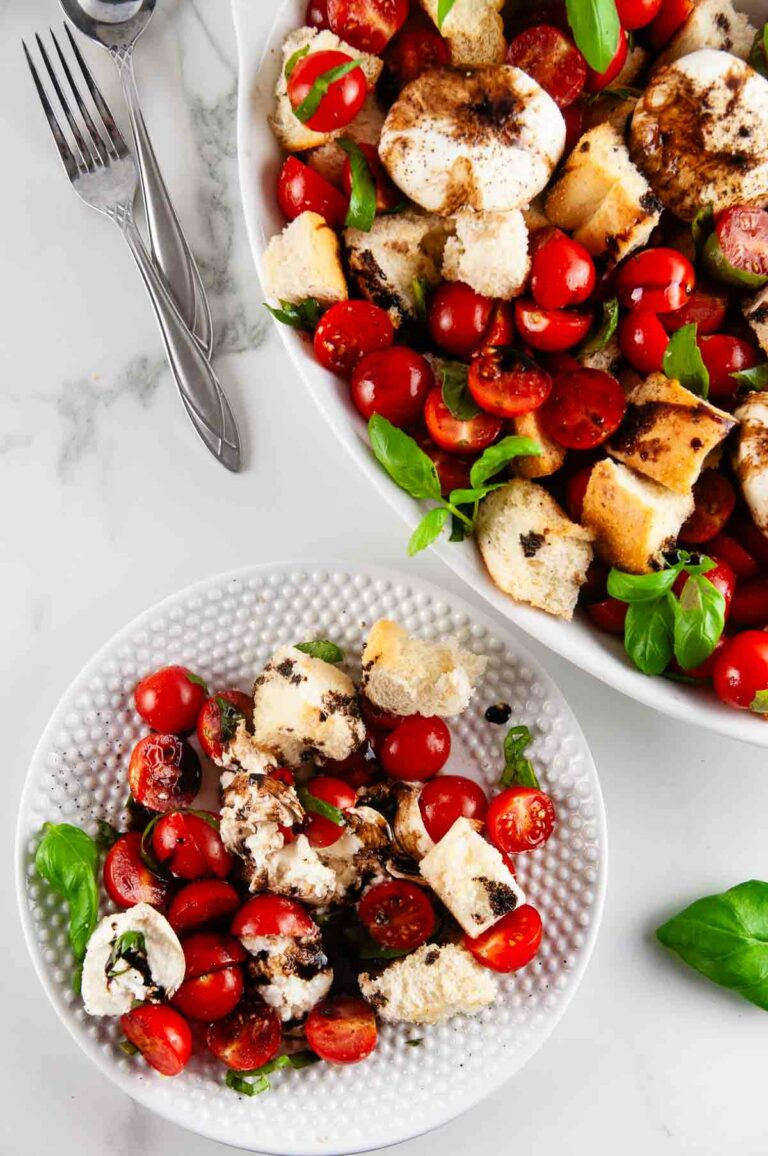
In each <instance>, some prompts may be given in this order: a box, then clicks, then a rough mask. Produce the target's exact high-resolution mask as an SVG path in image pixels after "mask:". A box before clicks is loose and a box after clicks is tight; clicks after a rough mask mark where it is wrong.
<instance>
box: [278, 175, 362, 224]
mask: <svg viewBox="0 0 768 1156" xmlns="http://www.w3.org/2000/svg"><path fill="white" fill-rule="evenodd" d="M277 200H278V203H279V205H280V208H281V209H282V211H283V214H284V215H285V216H286V217H287V218H288V220H289V221H295V220H296V218H297V217H300V216H301V214H302V213H317V214H318V215H319V216H321V217H323V219H324V220H325V221H327V222H328V224H329V225H330V226H331V228H332V229H341V228H342V227H343V225H344V220H345V218H346V216H347V206H348V201H347V200H346V198H345V197H343V196H342V195H341V193H340V192H339V190H338V189H336V188H334V186H333V185H332V184H331V183H330V181H327V180H326V179H325V177H321V176H320V174H319V173H316V172H315V170H314V169H311V168H310V167H309V165H305V164H303V163H302V161H300V160H298V158H297V157H288V159H287V161H286V162H285V164H284V165H283V167H282V168H281V170H280V176H279V177H278V179H277Z"/></svg>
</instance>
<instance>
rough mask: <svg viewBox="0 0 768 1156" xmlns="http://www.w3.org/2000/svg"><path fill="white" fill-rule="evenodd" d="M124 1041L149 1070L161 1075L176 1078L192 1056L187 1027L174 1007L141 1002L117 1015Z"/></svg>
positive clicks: (190, 1039) (190, 1033) (190, 1038)
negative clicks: (131, 1009) (124, 1012)
mask: <svg viewBox="0 0 768 1156" xmlns="http://www.w3.org/2000/svg"><path fill="white" fill-rule="evenodd" d="M120 1026H121V1028H122V1029H123V1034H124V1035H125V1038H126V1039H127V1040H130V1042H131V1043H132V1044H133V1045H134V1046H135V1047H137V1048H138V1049H139V1051H140V1052H141V1054H142V1056H143V1057H144V1059H145V1060H146V1061H147V1063H148V1064H149V1066H150V1067H151V1068H154V1069H155V1071H156V1072H160V1073H161V1075H163V1076H178V1074H179V1072H181V1071H182V1070H183V1069H184V1068H185V1067H186V1066H187V1062H188V1060H189V1057H190V1056H191V1055H192V1032H191V1031H190V1029H189V1024H188V1023H187V1021H186V1020H185V1019H184V1018H183V1016H180V1015H179V1013H178V1012H177V1011H174V1010H173V1008H170V1007H163V1006H161V1005H160V1004H154V1003H144V1004H141V1006H140V1007H135V1008H134V1009H133V1011H129V1012H126V1014H125V1015H122V1016H120Z"/></svg>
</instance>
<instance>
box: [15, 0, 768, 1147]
mask: <svg viewBox="0 0 768 1156" xmlns="http://www.w3.org/2000/svg"><path fill="white" fill-rule="evenodd" d="M252 2H253V3H259V4H262V3H264V4H266V3H270V2H271V0H252ZM158 8H159V11H158V14H157V17H156V23H155V24H154V25H153V27H152V30H151V33H150V34H149V35H148V36H147V39H146V43H145V44H144V45H143V46H142V48H141V52H140V54H139V57H138V71H139V74H140V80H141V83H142V87H143V89H144V91H145V92H146V100H147V110H148V119H149V121H150V124H151V128H152V130H153V133H154V135H155V137H156V141H157V145H158V151H159V153H160V155H161V157H162V158H163V162H164V166H165V169H166V173H167V177H168V182H169V184H170V186H171V188H172V191H173V195H174V198H175V200H176V203H177V205H178V209H179V212H180V215H181V216H182V218H183V220H184V222H185V224H186V226H187V228H188V232H189V234H190V236H191V238H192V240H193V242H194V245H195V247H196V249H197V251H198V252H199V254H200V256H201V258H202V260H203V267H204V271H205V276H206V280H207V283H208V285H209V287H210V290H211V299H212V305H213V310H214V316H215V319H216V323H217V327H218V331H219V335H220V348H221V350H222V356H221V357H220V361H219V368H220V371H221V375H222V379H223V381H224V382H225V384H226V386H227V388H228V390H229V391H230V394H231V397H232V399H233V403H234V405H235V407H236V410H237V413H238V415H239V418H240V421H241V424H242V428H243V431H244V434H245V441H246V453H247V468H246V470H245V471H244V472H243V473H242V474H241V475H240V476H238V477H232V476H230V475H228V474H226V473H225V472H224V471H223V470H221V469H220V468H219V467H218V466H216V464H215V463H214V462H213V461H212V460H210V459H209V458H207V456H206V455H205V454H204V451H203V450H202V449H200V448H199V447H198V445H197V442H196V440H195V439H194V437H193V435H192V434H191V432H190V430H189V429H188V428H187V425H186V422H185V420H184V418H183V415H182V413H181V411H180V408H179V404H178V402H177V400H176V397H175V394H174V391H173V389H172V387H171V384H170V381H169V378H168V374H167V373H166V371H165V368H164V364H163V359H162V355H161V348H160V342H159V339H158V335H157V333H156V331H155V328H154V324H153V321H152V318H151V316H150V312H149V309H148V307H147V303H146V301H145V299H144V296H143V294H142V291H141V288H140V286H139V283H138V281H137V279H136V277H135V275H134V273H133V270H132V268H131V264H130V261H129V258H128V256H127V254H126V253H125V252H124V251H123V246H122V242H121V241H120V239H119V237H118V235H117V232H116V231H115V230H112V229H111V228H110V226H109V224H108V223H107V222H106V221H104V220H101V219H99V218H97V217H96V216H95V215H94V214H93V213H91V212H90V211H89V210H88V209H86V208H85V207H84V206H82V205H81V204H80V203H79V202H78V200H77V198H76V197H75V196H74V195H73V194H72V193H71V192H70V191H69V189H68V188H67V186H66V182H65V179H64V177H63V175H62V173H61V172H60V171H59V169H58V166H57V164H56V163H55V160H54V156H53V152H52V148H51V144H50V141H49V140H48V137H47V129H46V128H45V125H44V123H43V121H42V119H41V114H40V110H39V108H38V107H37V106H36V103H35V99H34V96H33V93H32V90H31V87H30V83H29V78H28V76H27V75H26V73H25V66H24V62H23V58H22V55H21V51H20V46H19V38H20V37H21V36H22V35H24V36H29V35H31V34H32V33H33V32H34V31H35V30H38V29H42V28H44V27H46V26H47V25H48V24H49V23H53V22H57V21H58V19H59V15H58V6H57V3H56V0H0V145H1V146H2V156H3V159H4V165H3V183H2V188H1V190H0V207H1V209H2V222H3V223H2V226H0V237H2V243H1V245H0V253H2V265H1V267H0V277H1V278H2V280H1V281H0V285H1V286H2V287H1V288H0V303H1V304H2V319H3V321H2V325H0V495H2V499H1V500H2V516H1V517H0V592H1V594H2V598H0V639H1V640H2V641H1V643H0V671H1V672H2V699H1V700H0V712H2V724H1V726H0V734H2V736H3V747H4V751H3V753H4V760H3V763H4V767H3V770H4V774H5V780H6V793H7V798H8V805H7V807H6V808H5V810H4V811H3V813H2V819H0V822H1V823H2V835H3V839H2V843H3V846H4V847H5V862H4V867H5V877H6V885H5V887H4V888H3V892H2V899H0V904H2V906H1V907H0V912H1V915H2V921H1V923H0V926H2V927H3V929H4V936H3V941H4V950H3V953H2V957H0V958H2V962H0V993H1V994H2V997H3V1001H2V1011H3V1017H2V1030H3V1037H4V1038H3V1045H4V1046H3V1047H2V1048H0V1101H1V1102H2V1107H3V1123H2V1128H1V1129H0V1153H3V1156H32V1154H34V1156H47V1154H49V1153H50V1154H53V1153H55V1154H56V1156H75V1154H77V1156H97V1154H98V1156H101V1154H102V1153H110V1156H128V1154H129V1153H135V1152H138V1151H141V1152H144V1153H146V1154H148V1156H208V1154H210V1156H214V1154H215V1153H216V1152H219V1151H222V1149H221V1148H220V1147H219V1146H217V1145H214V1144H211V1143H209V1142H207V1141H203V1140H200V1139H198V1138H196V1137H194V1136H192V1135H191V1134H189V1133H186V1132H183V1131H181V1130H179V1129H177V1128H175V1127H172V1126H171V1125H168V1124H166V1123H164V1122H162V1121H160V1120H157V1119H154V1118H152V1117H150V1116H149V1115H148V1114H146V1113H145V1112H144V1111H143V1110H141V1109H139V1108H138V1107H136V1106H135V1105H134V1104H133V1103H132V1102H131V1101H130V1100H128V1099H126V1098H125V1097H124V1096H123V1095H122V1094H121V1093H119V1092H118V1091H116V1089H114V1088H113V1087H112V1086H111V1085H110V1084H109V1083H108V1082H107V1081H106V1080H104V1079H103V1078H102V1077H101V1076H100V1075H99V1073H98V1072H96V1071H95V1070H94V1069H93V1068H92V1067H91V1066H90V1064H89V1063H88V1061H87V1060H86V1059H85V1058H84V1057H83V1056H81V1055H80V1054H79V1052H78V1051H77V1049H76V1047H75V1045H74V1044H73V1043H72V1041H71V1040H70V1039H69V1037H68V1035H67V1034H66V1033H65V1031H64V1029H63V1028H62V1027H61V1026H60V1025H59V1023H58V1021H57V1020H56V1018H55V1016H54V1014H53V1012H52V1011H51V1010H50V1008H49V1007H48V1004H47V1001H46V999H45V996H44V995H43V992H42V990H41V989H40V987H39V985H38V983H37V981H36V979H35V977H34V975H33V974H32V972H31V969H30V966H29V963H28V960H27V958H26V950H25V948H24V946H23V944H22V942H21V938H20V930H19V925H18V918H17V914H16V910H15V898H14V891H13V886H12V870H13V867H12V843H13V825H14V817H15V814H14V813H15V807H16V801H17V797H18V794H19V791H20V788H21V783H22V780H23V776H24V773H25V767H26V763H27V760H28V758H29V755H30V752H31V750H32V748H33V746H34V744H35V741H36V738H37V735H38V734H39V731H40V729H41V727H42V726H43V725H44V723H45V721H46V718H47V716H48V714H49V712H50V711H51V709H52V708H53V706H54V704H55V703H56V701H57V699H58V697H59V695H60V693H61V692H62V690H63V689H64V688H65V686H66V685H67V683H68V682H69V680H70V679H71V678H72V676H73V675H74V674H75V673H76V672H77V670H78V669H79V667H80V666H81V665H82V664H83V663H84V662H85V660H86V659H87V658H88V657H89V655H90V654H91V653H92V652H93V650H94V649H95V648H96V647H97V646H99V644H100V643H101V642H102V641H104V640H105V639H106V638H107V637H109V635H111V634H112V633H113V632H114V631H115V630H117V629H118V628H119V627H120V626H121V625H122V624H123V623H124V622H125V621H126V620H128V619H129V618H130V617H132V616H133V615H134V614H135V613H137V612H138V611H140V610H141V609H143V608H144V607H146V606H147V605H149V604H150V603H152V602H154V601H155V600H157V599H159V598H161V597H162V596H163V595H165V594H167V593H169V592H171V591H173V590H176V589H177V588H178V587H180V586H182V585H184V584H186V583H187V582H190V581H192V580H194V579H196V578H199V577H202V576H204V575H206V574H208V573H210V572H212V571H213V570H221V569H227V568H231V567H235V566H238V565H242V564H244V563H247V562H255V561H261V560H268V559H270V558H294V559H302V560H303V559H305V558H307V557H316V558H323V557H325V558H337V559H340V560H343V561H353V560H355V559H362V558H365V559H367V560H370V561H376V562H381V563H385V564H388V565H393V566H405V565H413V564H414V563H408V562H407V560H406V558H405V555H404V544H405V543H404V532H403V527H402V526H401V525H400V523H399V522H398V521H397V520H396V519H395V516H394V514H393V513H392V512H391V511H390V510H389V509H388V508H386V507H385V506H384V505H383V504H382V503H381V500H380V499H379V498H378V497H377V495H376V494H375V493H374V492H373V490H372V489H370V488H369V487H367V486H365V487H363V486H360V485H359V484H357V479H356V478H355V476H354V473H353V470H352V467H351V465H350V463H349V462H348V461H347V460H346V458H342V457H340V455H339V452H338V451H337V448H336V446H335V444H334V443H333V442H332V441H331V440H330V439H329V437H328V436H327V435H326V431H325V429H324V428H323V427H322V426H321V425H319V423H318V419H317V415H316V413H315V411H314V409H312V408H310V406H309V404H308V403H306V402H305V400H304V398H303V396H302V392H301V387H300V386H299V384H298V382H296V381H295V380H294V379H293V375H292V373H291V371H290V369H289V366H288V363H287V360H286V358H285V356H284V354H283V353H282V350H281V348H280V347H279V344H278V341H277V340H276V335H275V334H274V333H273V332H272V331H271V329H270V328H269V327H268V326H267V325H266V324H265V320H264V317H263V310H262V308H261V304H260V293H259V288H258V285H257V283H256V278H255V275H254V274H253V272H252V269H251V264H250V258H249V255H248V251H247V247H246V243H245V235H244V229H243V223H242V219H241V216H240V210H239V203H238V194H237V183H236V171H235V146H234V119H233V118H234V109H235V86H236V70H235V65H234V41H233V33H232V28H231V22H230V16H229V9H228V2H227V0H159V4H158ZM94 61H95V67H96V68H97V69H98V74H99V76H100V78H102V79H103V80H104V81H105V82H106V81H107V80H109V79H110V75H109V69H108V61H107V60H106V58H99V57H98V56H96V57H95V58H94ZM415 564H416V565H418V567H419V569H420V571H421V572H422V573H423V574H424V575H425V576H426V577H429V578H431V579H432V580H433V581H437V582H441V583H442V584H443V585H445V586H447V587H453V588H455V587H456V580H455V579H454V578H453V576H452V575H451V574H449V573H448V572H447V571H446V570H445V569H444V568H443V567H442V566H441V565H440V564H439V563H438V562H437V561H436V560H435V559H431V558H429V557H423V558H422V559H420V560H419V562H418V563H415ZM541 658H542V661H543V662H544V663H545V665H546V666H547V667H548V669H549V670H550V671H552V672H553V673H554V675H555V677H556V678H557V679H558V680H559V682H560V684H561V686H562V688H563V690H564V691H565V692H566V694H567V695H568V696H569V697H570V700H571V702H572V704H573V706H574V709H575V710H576V712H577V714H578V716H579V717H580V719H581V721H582V724H583V726H584V729H585V731H586V733H587V736H588V738H589V740H590V741H591V743H592V746H593V750H594V754H595V758H596V761H597V763H598V766H599V769H600V771H601V774H602V780H603V786H604V790H605V796H606V802H607V807H608V816H609V822H610V830H611V868H610V878H609V893H608V902H607V907H606V912H605V919H604V923H603V929H602V934H601V937H600V940H599V943H598V947H597V950H596V952H595V956H594V959H593V963H592V966H591V968H590V970H589V972H588V975H587V978H586V980H585V982H584V984H583V986H582V988H581V990H580V991H579V993H578V995H577V997H576V1000H575V1002H574V1004H573V1005H572V1007H571V1009H570V1010H569V1011H568V1013H567V1014H566V1016H565V1018H564V1020H563V1022H562V1023H561V1025H560V1026H559V1028H558V1030H557V1031H556V1033H555V1035H554V1036H553V1038H552V1039H551V1040H550V1042H549V1044H548V1045H547V1046H546V1047H545V1049H544V1050H543V1051H542V1052H540V1053H539V1055H538V1056H537V1057H536V1058H535V1059H534V1060H533V1062H532V1063H531V1064H530V1065H529V1066H528V1067H527V1068H526V1070H525V1071H524V1072H523V1073H522V1074H521V1075H520V1076H519V1077H518V1078H517V1079H516V1080H515V1081H514V1083H512V1084H510V1085H509V1086H508V1087H507V1088H505V1089H504V1090H503V1091H502V1092H500V1093H498V1094H497V1095H495V1096H494V1097H493V1098H492V1099H491V1100H490V1101H488V1102H487V1103H486V1104H484V1105H483V1106H482V1107H480V1108H478V1109H477V1110H476V1111H474V1112H473V1113H471V1114H470V1115H469V1116H467V1117H465V1118H464V1119H462V1120H459V1121H457V1122H455V1123H454V1124H453V1125H451V1126H449V1127H447V1128H445V1129H443V1130H442V1131H440V1132H439V1133H436V1134H433V1135H432V1136H427V1137H423V1138H421V1139H418V1140H415V1141H413V1142H412V1143H410V1144H408V1145H405V1146H404V1147H403V1149H402V1151H403V1156H433V1154H435V1153H437V1152H438V1151H439V1152H440V1153H448V1154H456V1156H459V1154H460V1153H464V1152H465V1151H466V1150H467V1149H468V1148H470V1147H471V1148H472V1150H473V1151H488V1152H492V1151H497V1150H499V1148H502V1150H506V1151H520V1152H526V1151H532V1152H535V1153H536V1154H537V1156H571V1154H573V1156H576V1154H578V1156H581V1154H582V1153H586V1152H590V1153H597V1154H598V1156H602V1154H603V1153H605V1154H609V1153H611V1154H612V1153H614V1152H620V1153H622V1156H648V1153H665V1154H666V1153H668V1154H669V1156H724V1154H730V1153H734V1154H735V1153H739V1154H740V1156H758V1154H760V1156H763V1154H764V1153H765V1151H766V1149H768V1125H766V1116H765V1109H764V1100H765V1091H764V1083H765V1081H764V1071H765V1053H766V1039H768V1019H766V1017H765V1015H764V1013H761V1012H760V1011H758V1010H757V1009H755V1008H753V1007H751V1006H750V1005H748V1004H746V1003H742V1002H740V1001H739V1000H737V999H736V998H733V997H730V996H729V995H727V994H725V993H723V992H721V991H719V990H718V989H716V988H713V987H711V986H709V985H708V984H706V983H705V982H704V981H701V980H699V979H698V978H697V977H696V976H694V975H693V974H692V973H686V972H685V971H684V970H683V969H682V968H679V967H677V966H675V965H674V963H673V962H672V961H671V960H670V959H669V958H667V957H666V956H665V955H664V954H663V952H662V951H661V949H660V948H658V947H657V946H656V945H655V943H654V940H653V937H652V931H653V928H654V927H655V926H656V925H657V924H658V923H659V922H660V921H661V920H662V919H663V918H664V917H665V916H667V915H668V914H669V913H671V912H672V911H673V910H675V909H677V908H679V907H680V906H682V905H683V904H685V903H686V902H688V901H690V900H691V899H693V898H695V897H697V896H699V895H703V894H707V893H709V892H711V891H713V890H719V889H722V888H724V887H727V886H730V885H732V884H734V883H737V882H740V881H741V880H743V879H746V878H750V877H755V876H756V877H763V878H766V877H768V874H767V873H768V852H766V839H765V816H766V814H768V773H767V772H768V767H767V766H766V762H767V760H766V755H765V753H761V752H759V751H758V750H755V749H751V748H748V747H744V746H740V745H738V744H736V743H733V742H728V741H726V740H721V739H718V738H714V737H711V736H709V735H706V734H701V733H698V734H696V733H690V732H689V731H688V730H687V729H686V727H685V726H684V725H681V724H677V723H672V722H669V721H667V720H665V719H663V718H661V717H658V716H654V715H653V714H651V713H650V712H649V711H647V710H645V709H642V708H638V707H635V706H633V705H632V704H631V703H629V702H627V701H626V700H624V699H622V698H620V697H619V696H618V695H616V694H614V693H612V692H611V691H609V690H606V689H605V688H604V687H603V686H601V685H599V684H598V683H596V682H593V681H592V680H591V679H589V678H587V677H585V676H583V675H581V674H579V673H578V672H577V671H576V670H575V669H573V668H572V667H569V666H567V665H565V664H563V663H561V662H558V661H557V660H556V659H554V658H552V657H551V656H549V655H546V654H541Z"/></svg>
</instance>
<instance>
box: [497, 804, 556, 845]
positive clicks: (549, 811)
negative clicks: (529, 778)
mask: <svg viewBox="0 0 768 1156" xmlns="http://www.w3.org/2000/svg"><path fill="white" fill-rule="evenodd" d="M486 824H487V828H488V834H489V836H490V839H491V842H492V843H493V844H494V845H495V846H496V847H498V849H499V850H500V851H506V852H507V853H508V854H511V855H518V854H520V853H521V852H522V851H534V850H535V849H536V848H537V847H541V846H542V844H544V843H546V841H547V839H549V837H550V835H551V834H552V831H553V830H554V827H555V808H554V806H553V803H552V800H551V799H550V797H549V795H545V794H544V792H543V791H538V790H536V789H535V788H534V787H509V788H507V790H505V791H502V792H501V794H499V795H497V796H496V798H495V799H491V805H490V806H489V808H488V816H487V819H486Z"/></svg>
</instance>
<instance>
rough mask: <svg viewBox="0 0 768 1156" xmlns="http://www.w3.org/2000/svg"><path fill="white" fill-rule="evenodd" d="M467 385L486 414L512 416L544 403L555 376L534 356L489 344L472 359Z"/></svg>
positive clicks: (536, 407) (528, 411) (527, 411)
mask: <svg viewBox="0 0 768 1156" xmlns="http://www.w3.org/2000/svg"><path fill="white" fill-rule="evenodd" d="M467 385H468V387H469V392H470V393H471V394H472V397H473V398H474V400H475V401H476V402H477V404H478V405H479V406H480V408H481V409H483V410H484V411H485V412H486V413H489V414H493V415H494V416H495V417H503V418H513V417H517V416H518V415H520V414H523V413H530V411H531V410H532V409H538V408H539V406H540V405H543V404H544V402H545V401H546V400H547V398H548V397H549V394H550V392H551V390H552V378H551V377H550V376H549V374H548V373H547V372H546V370H544V369H542V368H541V366H540V365H537V363H536V362H535V361H533V360H532V359H531V358H529V357H526V356H524V355H522V354H518V353H514V352H511V351H509V350H505V349H498V348H495V347H493V346H490V347H488V348H487V349H485V350H484V351H483V352H482V353H477V354H475V356H474V357H473V358H472V361H471V362H470V366H469V373H468V375H467Z"/></svg>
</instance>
